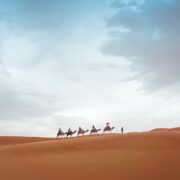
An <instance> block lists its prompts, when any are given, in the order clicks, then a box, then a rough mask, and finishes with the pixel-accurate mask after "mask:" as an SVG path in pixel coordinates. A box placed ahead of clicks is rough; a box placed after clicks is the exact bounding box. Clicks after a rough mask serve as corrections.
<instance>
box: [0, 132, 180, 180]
mask: <svg viewBox="0 0 180 180" xmlns="http://www.w3.org/2000/svg"><path fill="white" fill-rule="evenodd" d="M5 139H6V141H5ZM5 142H6V143H5ZM13 142H14V143H13ZM0 179H2V180H11V179H13V180H58V179H60V180H70V179H71V180H72V179H74V180H81V179H82V180H83V179H85V180H90V179H93V180H101V179H102V180H107V179H108V180H116V179H117V180H119V179H123V180H179V179H180V132H179V131H157V130H156V131H151V132H146V133H129V134H124V135H120V134H110V135H98V136H92V137H91V136H86V137H80V138H70V139H59V140H57V139H46V138H24V137H12V138H11V137H0Z"/></svg>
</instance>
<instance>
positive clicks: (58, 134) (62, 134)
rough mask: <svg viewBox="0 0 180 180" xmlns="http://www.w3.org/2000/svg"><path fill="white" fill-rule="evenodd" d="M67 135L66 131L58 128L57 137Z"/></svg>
mask: <svg viewBox="0 0 180 180" xmlns="http://www.w3.org/2000/svg"><path fill="white" fill-rule="evenodd" d="M64 135H65V133H64V132H63V131H62V130H61V128H59V130H58V133H57V138H58V137H59V136H60V137H62V136H64Z"/></svg>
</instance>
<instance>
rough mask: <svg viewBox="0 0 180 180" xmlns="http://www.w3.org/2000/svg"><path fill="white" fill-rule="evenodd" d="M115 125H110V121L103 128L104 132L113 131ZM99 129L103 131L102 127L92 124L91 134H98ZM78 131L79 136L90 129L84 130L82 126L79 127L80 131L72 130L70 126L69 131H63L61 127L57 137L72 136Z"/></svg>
mask: <svg viewBox="0 0 180 180" xmlns="http://www.w3.org/2000/svg"><path fill="white" fill-rule="evenodd" d="M114 128H115V127H110V126H109V123H106V127H105V128H104V129H103V133H107V132H109V133H110V132H112V130H113V129H114ZM99 131H101V129H96V128H95V126H94V125H93V126H92V129H91V131H90V135H98V132H99ZM76 132H77V136H80V135H82V136H84V134H85V133H87V132H89V129H87V130H83V129H82V128H81V127H79V129H78V131H72V130H71V129H70V128H69V129H68V131H67V132H63V131H62V130H61V128H59V130H58V132H57V138H59V137H61V138H62V137H64V136H66V137H69V136H70V137H72V136H73V134H75V133H76Z"/></svg>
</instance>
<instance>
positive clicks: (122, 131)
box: [121, 126, 124, 134]
mask: <svg viewBox="0 0 180 180" xmlns="http://www.w3.org/2000/svg"><path fill="white" fill-rule="evenodd" d="M123 133H124V128H123V126H122V127H121V134H123Z"/></svg>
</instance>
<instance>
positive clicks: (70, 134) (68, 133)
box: [65, 128, 76, 137]
mask: <svg viewBox="0 0 180 180" xmlns="http://www.w3.org/2000/svg"><path fill="white" fill-rule="evenodd" d="M75 133H76V131H71V129H70V128H69V129H68V131H67V132H65V134H66V137H68V136H71V137H72V135H73V134H75Z"/></svg>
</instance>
